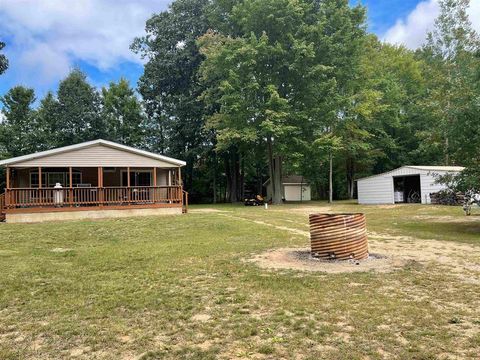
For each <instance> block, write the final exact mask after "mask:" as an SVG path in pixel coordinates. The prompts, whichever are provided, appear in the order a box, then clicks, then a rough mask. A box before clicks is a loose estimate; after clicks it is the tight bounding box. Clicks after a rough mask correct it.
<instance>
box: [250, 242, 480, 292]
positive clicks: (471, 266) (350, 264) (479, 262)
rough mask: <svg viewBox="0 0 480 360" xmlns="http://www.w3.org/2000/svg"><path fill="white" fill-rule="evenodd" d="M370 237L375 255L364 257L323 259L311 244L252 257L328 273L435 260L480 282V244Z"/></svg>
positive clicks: (271, 264) (387, 268) (273, 265)
mask: <svg viewBox="0 0 480 360" xmlns="http://www.w3.org/2000/svg"><path fill="white" fill-rule="evenodd" d="M369 237H370V238H369V251H370V254H372V255H373V256H371V257H370V258H369V259H367V260H363V261H321V260H318V259H315V258H312V257H311V256H310V252H309V249H308V248H302V249H299V248H283V249H274V250H270V251H267V252H265V253H262V254H259V255H256V256H255V257H254V258H253V259H250V261H253V262H255V263H256V264H258V265H259V266H260V267H261V268H271V269H293V270H303V271H319V272H326V273H348V272H361V271H375V272H389V271H393V270H396V269H400V268H402V267H403V266H405V265H408V264H411V263H412V262H418V263H422V264H428V263H432V262H433V263H436V264H437V265H440V266H445V267H446V268H448V271H449V274H451V275H455V276H457V277H459V278H460V279H461V280H463V281H464V282H467V283H472V282H478V283H480V281H479V280H478V275H479V274H480V248H479V247H477V246H471V245H468V244H459V243H453V242H446V241H438V240H419V239H414V238H410V237H408V236H393V235H381V234H376V233H370V235H369Z"/></svg>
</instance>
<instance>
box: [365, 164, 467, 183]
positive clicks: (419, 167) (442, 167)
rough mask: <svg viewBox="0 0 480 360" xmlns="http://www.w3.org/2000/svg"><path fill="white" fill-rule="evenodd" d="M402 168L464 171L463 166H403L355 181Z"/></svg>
mask: <svg viewBox="0 0 480 360" xmlns="http://www.w3.org/2000/svg"><path fill="white" fill-rule="evenodd" d="M404 168H409V169H415V170H419V171H440V172H461V171H463V170H464V169H465V168H464V167H463V166H435V165H433V166H431V165H405V166H401V167H399V168H396V169H393V170H390V171H386V172H384V173H380V174H375V175H370V176H366V177H363V178H360V179H357V180H356V181H359V180H365V179H370V178H373V177H376V176H384V175H388V174H390V173H393V172H395V171H397V170H400V169H404Z"/></svg>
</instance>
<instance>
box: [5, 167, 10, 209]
mask: <svg viewBox="0 0 480 360" xmlns="http://www.w3.org/2000/svg"><path fill="white" fill-rule="evenodd" d="M6 177H7V181H6V186H7V188H6V189H5V208H8V206H9V205H10V168H9V167H8V166H7V173H6Z"/></svg>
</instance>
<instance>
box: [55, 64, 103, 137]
mask: <svg viewBox="0 0 480 360" xmlns="http://www.w3.org/2000/svg"><path fill="white" fill-rule="evenodd" d="M57 98H58V124H57V125H58V131H59V141H58V143H59V145H61V146H63V145H71V144H75V143H79V142H82V141H87V140H94V139H98V138H102V137H105V135H106V125H105V121H104V120H103V118H102V117H101V116H100V98H99V95H98V93H97V91H96V90H95V89H94V88H93V87H92V86H91V85H90V84H89V83H88V82H87V80H86V76H85V74H84V73H82V72H81V71H80V70H78V69H75V70H73V71H72V72H71V73H70V74H69V75H68V76H67V77H66V78H65V79H64V80H62V81H61V82H60V85H59V87H58V95H57Z"/></svg>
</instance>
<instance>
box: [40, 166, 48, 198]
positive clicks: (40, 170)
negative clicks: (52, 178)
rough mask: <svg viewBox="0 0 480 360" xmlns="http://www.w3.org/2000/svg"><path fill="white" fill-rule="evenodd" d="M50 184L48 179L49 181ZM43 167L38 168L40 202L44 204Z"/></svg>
mask: <svg viewBox="0 0 480 360" xmlns="http://www.w3.org/2000/svg"><path fill="white" fill-rule="evenodd" d="M47 183H48V179H47ZM41 189H42V167H41V166H39V167H38V202H39V203H40V204H42V190H41Z"/></svg>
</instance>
